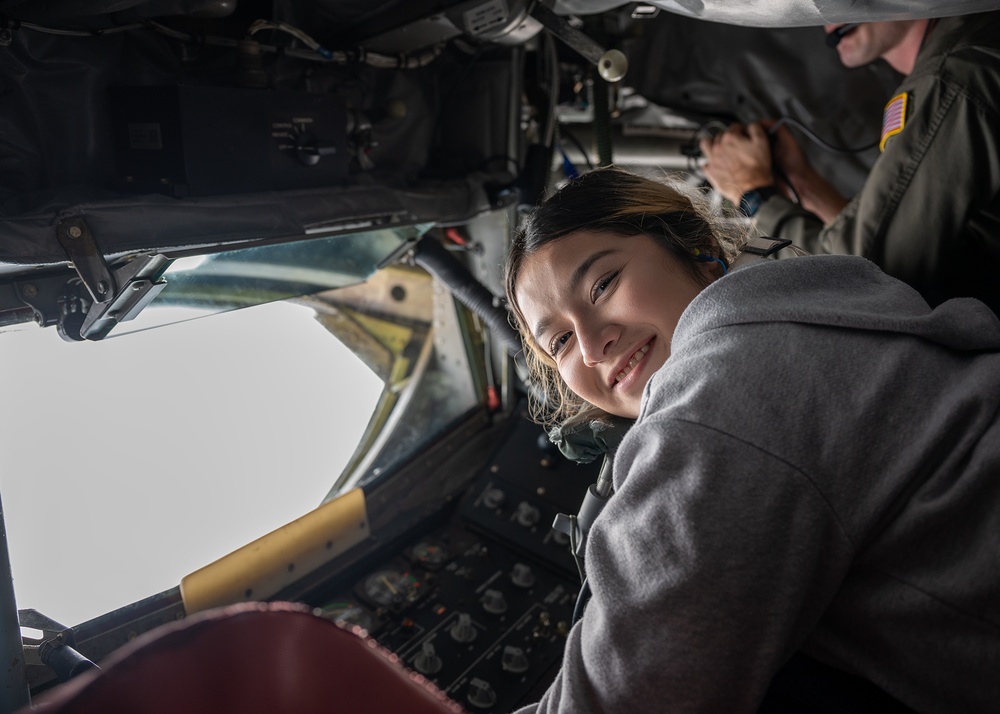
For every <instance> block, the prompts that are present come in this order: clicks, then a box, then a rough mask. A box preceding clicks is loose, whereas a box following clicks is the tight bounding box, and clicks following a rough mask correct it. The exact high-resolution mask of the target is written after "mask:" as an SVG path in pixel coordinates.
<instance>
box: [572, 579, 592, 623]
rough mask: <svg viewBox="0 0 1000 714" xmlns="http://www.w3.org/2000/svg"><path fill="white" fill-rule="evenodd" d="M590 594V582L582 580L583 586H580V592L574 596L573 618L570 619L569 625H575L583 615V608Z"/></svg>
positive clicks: (588, 600)
mask: <svg viewBox="0 0 1000 714" xmlns="http://www.w3.org/2000/svg"><path fill="white" fill-rule="evenodd" d="M590 595H591V592H590V582H589V581H587V580H584V581H583V586H582V587H581V588H580V594H579V595H577V596H576V605H574V606H573V619H572V620H570V623H569V624H570V626H572V625H575V624H576V623H577V622H579V621H580V618H581V617H583V610H584V608H585V607H587V603H588V602H590Z"/></svg>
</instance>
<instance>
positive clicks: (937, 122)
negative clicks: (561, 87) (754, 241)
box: [701, 12, 1000, 312]
mask: <svg viewBox="0 0 1000 714" xmlns="http://www.w3.org/2000/svg"><path fill="white" fill-rule="evenodd" d="M824 29H825V30H826V31H827V33H838V34H840V33H841V32H842V30H843V29H844V28H838V27H837V26H835V25H830V26H827V27H826V28H824ZM847 29H848V31H846V32H842V35H841V37H840V41H839V43H838V44H837V50H838V52H839V53H840V57H841V61H842V63H843V64H845V65H846V66H849V67H854V66H861V65H863V64H867V63H869V62H871V61H873V60H875V59H876V58H877V57H882V58H883V59H885V60H886V61H887V62H888V63H889V64H890V65H891V66H893V67H894V68H895V69H896V70H897V71H899V72H901V73H902V74H904V75H906V77H905V79H904V80H903V82H902V84H901V85H900V86H899V88H898V89H897V90H896V91H895V92H894V93H893V95H892V98H891V99H890V100H889V102H888V104H887V105H886V108H885V114H884V117H883V127H882V136H881V142H880V144H881V150H882V154H881V156H880V157H879V158H878V160H877V161H876V162H875V165H874V166H873V168H872V170H871V172H870V174H869V176H868V178H867V181H866V183H865V185H864V188H863V189H862V190H861V192H860V193H859V194H858V195H856V196H855V197H854V198H853V199H852V200H851V201H850V202H849V203H848V202H846V200H845V199H844V198H843V197H842V196H840V194H839V193H838V192H837V191H836V189H834V188H833V187H832V186H831V185H830V184H829V183H828V182H827V181H826V180H825V179H823V178H822V177H821V176H819V175H818V174H817V173H816V172H815V170H814V169H813V168H812V167H811V166H810V165H809V163H808V161H807V160H806V159H805V156H804V154H803V153H802V152H801V150H800V149H799V147H798V145H797V144H796V143H795V140H794V139H793V138H792V136H791V134H790V133H789V132H788V131H787V130H786V129H785V128H784V127H780V128H779V129H778V130H777V131H776V132H774V133H773V136H769V134H768V127H769V126H770V125H769V124H768V123H762V124H750V125H747V126H742V125H738V124H737V125H733V126H731V127H730V128H729V129H728V131H726V132H724V133H723V134H720V135H717V136H716V137H713V138H709V139H706V140H703V141H702V143H701V148H702V151H703V153H704V155H705V157H706V158H707V164H706V165H705V167H704V173H705V176H706V177H707V178H708V180H709V181H710V182H711V184H712V185H713V186H714V187H715V188H716V189H717V190H718V191H719V192H720V193H722V195H723V196H725V197H726V198H728V199H729V200H730V201H732V202H733V203H734V205H739V206H741V209H742V210H743V212H744V213H745V214H746V215H749V216H752V217H753V219H754V222H755V223H756V227H757V229H758V230H759V231H760V232H761V233H763V234H764V235H768V236H772V237H779V238H788V239H790V240H792V241H793V242H794V243H795V244H797V245H799V246H802V247H803V248H805V249H807V250H809V251H810V252H813V253H838V254H853V255H861V256H864V257H866V258H869V259H870V260H872V261H874V262H875V263H877V264H878V265H879V266H880V267H881V268H882V269H883V270H885V272H887V273H889V274H890V275H893V276H895V277H897V278H900V279H902V280H904V281H906V282H908V283H910V284H911V285H912V286H914V287H915V288H917V289H918V290H919V291H920V292H921V293H922V294H923V295H924V297H925V299H927V300H928V302H930V303H931V304H932V305H934V304H938V303H940V302H942V301H944V300H946V299H948V298H951V297H962V296H972V297H977V298H979V299H981V300H983V301H984V302H986V303H987V304H988V305H990V307H992V308H993V310H994V312H1000V280H998V279H997V274H996V272H997V268H998V267H1000V12H991V13H983V14H979V15H967V16H962V17H949V18H941V19H936V20H933V19H932V20H907V21H899V22H871V23H862V24H860V25H857V26H856V27H853V28H847ZM772 140H773V142H774V143H773V145H771V144H770V142H771V141H772ZM772 161H773V168H774V171H773V172H772ZM789 189H790V190H789ZM783 191H784V192H786V193H787V196H786V195H783ZM790 199H797V201H798V202H797V203H796V202H794V201H793V200H790ZM824 223H825V225H824Z"/></svg>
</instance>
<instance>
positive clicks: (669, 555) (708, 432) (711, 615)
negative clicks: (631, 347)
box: [525, 256, 1000, 714]
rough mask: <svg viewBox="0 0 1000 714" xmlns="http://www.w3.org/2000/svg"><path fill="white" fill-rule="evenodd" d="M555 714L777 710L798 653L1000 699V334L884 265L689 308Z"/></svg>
mask: <svg viewBox="0 0 1000 714" xmlns="http://www.w3.org/2000/svg"><path fill="white" fill-rule="evenodd" d="M671 351H672V354H671V357H670V359H669V360H668V361H667V363H666V364H665V365H664V366H663V368H662V369H661V370H660V371H659V372H657V374H656V375H654V376H653V378H652V379H651V380H650V382H649V384H648V385H647V387H646V393H645V395H644V400H643V407H642V413H641V415H640V418H639V420H638V421H637V423H636V425H635V427H633V429H632V430H631V431H630V432H629V433H628V434H627V435H626V436H625V439H624V440H623V441H622V443H621V446H620V448H619V450H618V454H617V457H616V460H615V469H614V471H615V475H614V482H615V491H616V492H615V495H614V496H613V497H612V498H611V500H610V501H609V503H608V505H607V506H606V507H605V509H604V511H603V512H602V513H601V515H600V516H599V517H598V519H597V520H596V521H595V523H594V525H593V528H592V530H591V532H590V537H589V541H588V544H587V550H586V561H585V562H586V568H587V573H588V577H589V581H590V584H591V588H592V590H593V598H592V600H591V601H590V604H589V605H588V606H587V609H586V612H585V615H584V617H583V618H582V620H581V621H580V622H579V623H578V624H577V625H576V626H575V627H574V628H573V630H572V631H571V633H570V635H569V638H568V640H567V647H566V654H565V658H564V662H563V666H562V669H561V671H560V674H559V675H558V676H557V678H556V681H555V682H554V683H553V685H552V687H551V688H550V689H549V691H548V692H547V693H546V694H545V695H544V697H543V699H542V701H541V703H540V704H538V705H537V707H534V706H533V707H529V708H527V709H526V710H525V711H534V710H536V709H537V711H540V712H556V711H559V712H575V713H578V714H579V713H583V712H629V713H630V714H634V713H636V712H647V711H656V712H712V713H713V714H720V713H726V714H737V713H739V712H754V711H756V710H757V708H758V706H759V704H760V700H761V698H762V696H763V694H764V692H765V691H766V689H767V687H768V685H769V683H770V682H771V680H772V678H773V677H774V675H775V673H776V672H777V671H778V670H779V669H780V668H781V666H782V665H783V664H784V663H785V662H786V661H787V660H788V658H789V657H790V656H791V655H792V654H793V653H795V652H803V653H805V654H807V655H810V656H812V657H814V658H816V659H818V660H820V661H822V662H825V663H827V664H829V665H832V666H834V667H836V668H839V669H842V670H845V671H847V672H850V673H852V674H856V675H860V676H862V677H864V678H865V679H867V680H869V681H871V682H873V683H874V684H876V685H877V686H879V687H881V688H882V689H883V690H885V691H886V692H888V693H889V694H891V695H892V696H894V697H895V698H897V699H898V700H900V701H902V702H903V703H905V704H907V705H908V706H910V707H912V708H913V709H915V710H917V711H919V712H928V713H930V712H942V713H945V712H946V713H947V714H955V713H956V712H996V711H998V707H1000V417H998V412H1000V321H998V320H997V318H996V317H995V316H994V315H993V313H992V312H990V310H989V309H987V308H986V307H985V306H984V305H982V304H981V303H979V302H977V301H974V300H971V299H960V300H952V301H949V302H947V303H945V304H943V305H941V306H940V307H938V308H937V309H936V310H933V311H931V310H930V309H929V308H928V307H927V305H926V303H925V302H924V301H923V300H922V299H921V298H920V296H919V295H918V294H917V293H916V292H915V291H914V290H912V289H911V288H909V287H908V286H906V285H905V284H903V283H901V282H899V281H897V280H894V279H892V278H889V277H888V276H886V275H884V274H883V273H882V272H881V271H880V270H879V269H878V268H877V267H875V266H874V265H873V264H872V263H869V262H868V261H866V260H864V259H863V258H855V257H840V256H810V257H804V258H797V259H795V260H788V261H768V262H762V263H759V264H755V265H751V266H748V267H746V268H744V269H741V270H737V271H733V272H732V273H731V274H730V275H729V276H727V277H725V278H723V279H722V280H719V281H717V282H715V283H713V284H712V285H711V286H709V287H708V288H706V289H705V290H704V291H703V292H702V293H701V294H700V295H699V296H698V297H697V298H696V299H695V300H694V301H693V302H692V303H691V305H690V307H689V308H688V309H687V310H686V311H685V313H684V314H683V316H682V317H681V320H680V323H679V324H678V326H677V330H676V332H675V334H674V338H673V341H672V344H671Z"/></svg>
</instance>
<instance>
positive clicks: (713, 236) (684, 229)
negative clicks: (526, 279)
mask: <svg viewBox="0 0 1000 714" xmlns="http://www.w3.org/2000/svg"><path fill="white" fill-rule="evenodd" d="M734 226H735V224H733V222H732V221H727V220H726V219H725V218H724V217H722V216H719V215H716V214H714V213H713V212H712V211H711V210H710V209H709V208H708V206H707V203H706V202H705V201H704V200H702V199H701V198H700V197H699V196H697V195H695V194H694V193H693V192H692V191H691V190H690V189H688V188H687V187H684V186H683V185H681V184H673V183H669V182H666V181H654V180H652V179H649V178H645V177H643V176H639V175H637V174H633V173H630V172H628V171H624V170H622V169H619V168H616V167H606V168H601V169H597V170H595V171H591V172H589V173H586V174H583V175H582V176H580V177H579V178H576V179H573V180H572V181H571V182H570V183H568V184H567V185H566V186H564V187H563V188H562V189H560V190H559V191H557V192H556V193H555V194H553V195H552V196H550V197H549V198H548V199H546V200H545V201H543V202H542V203H541V204H540V205H539V206H538V207H537V208H535V209H534V210H533V211H531V212H530V213H529V214H528V215H527V216H526V218H525V220H524V222H523V223H522V225H521V227H520V228H519V229H518V230H517V231H515V233H514V238H513V241H512V243H511V247H510V250H509V251H508V253H507V260H506V262H505V267H504V284H505V290H506V293H507V304H508V305H509V306H510V309H511V314H512V316H513V322H514V326H515V327H516V328H517V330H518V332H520V333H521V340H522V341H523V342H524V346H525V358H526V361H527V365H528V370H529V373H530V376H531V378H532V379H533V380H534V381H535V382H536V384H537V385H538V387H540V390H541V392H542V395H536V396H535V397H534V398H533V399H532V400H531V413H532V416H533V418H535V420H536V421H538V422H540V423H542V424H545V425H546V426H549V427H551V426H554V425H559V424H562V423H564V422H566V421H568V420H573V421H576V420H579V419H592V418H600V417H601V415H602V412H601V411H600V410H598V409H597V408H596V407H594V406H593V405H591V404H589V403H588V402H585V401H584V400H582V399H580V397H578V396H577V395H575V394H574V393H573V392H571V391H570V390H569V388H568V387H567V386H566V384H565V383H564V382H563V381H562V378H561V377H560V376H559V373H558V371H557V370H556V367H555V362H554V361H553V359H552V357H551V356H550V355H549V354H548V352H547V351H546V350H544V349H542V348H541V347H540V346H539V345H538V344H536V343H535V340H534V338H533V337H532V336H531V331H530V330H528V329H527V325H526V324H525V321H524V314H523V313H522V312H521V308H520V306H519V305H518V303H517V295H516V288H517V279H518V276H519V272H520V269H521V266H522V264H523V263H524V260H525V258H527V257H528V256H530V255H532V254H534V253H535V252H536V251H538V250H539V249H540V248H542V247H543V246H546V245H548V244H549V243H552V242H553V241H557V240H560V239H562V238H565V237H566V236H568V235H570V234H573V233H576V232H577V231H589V232H593V233H607V234H608V236H609V238H613V237H614V236H636V235H643V234H644V235H648V236H650V237H651V238H653V239H654V240H655V241H656V242H657V243H658V244H659V245H660V246H662V247H663V248H664V250H667V251H668V252H670V253H671V254H672V255H673V256H675V257H676V258H677V259H678V260H679V261H680V263H681V265H683V266H685V268H686V269H687V270H689V271H690V272H691V275H692V276H694V277H695V279H697V280H699V281H701V280H704V273H703V271H702V270H701V269H700V267H699V266H700V264H701V263H702V262H703V261H704V260H705V257H704V256H711V257H714V258H718V259H719V260H721V261H722V262H723V263H724V264H725V265H727V266H728V265H729V262H730V261H731V260H732V258H733V257H734V256H735V254H736V246H737V244H738V243H739V242H740V241H741V240H742V238H743V235H742V232H743V231H742V228H735V227H734ZM699 257H701V259H700V260H699Z"/></svg>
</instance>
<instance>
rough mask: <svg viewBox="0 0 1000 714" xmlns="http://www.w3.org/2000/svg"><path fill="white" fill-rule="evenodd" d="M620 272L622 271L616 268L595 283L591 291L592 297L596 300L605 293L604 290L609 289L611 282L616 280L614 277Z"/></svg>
mask: <svg viewBox="0 0 1000 714" xmlns="http://www.w3.org/2000/svg"><path fill="white" fill-rule="evenodd" d="M619 272H620V271H618V270H615V271H613V272H611V273H608V274H607V275H605V276H604V277H603V278H601V279H600V280H598V281H597V282H596V283H594V287H593V289H592V290H591V291H590V299H591V300H595V301H596V300H597V298H599V297H600V296H601V295H603V294H604V291H605V290H607V289H608V286H609V285H611V283H612V282H614V279H615V278H617V277H618V273H619Z"/></svg>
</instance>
